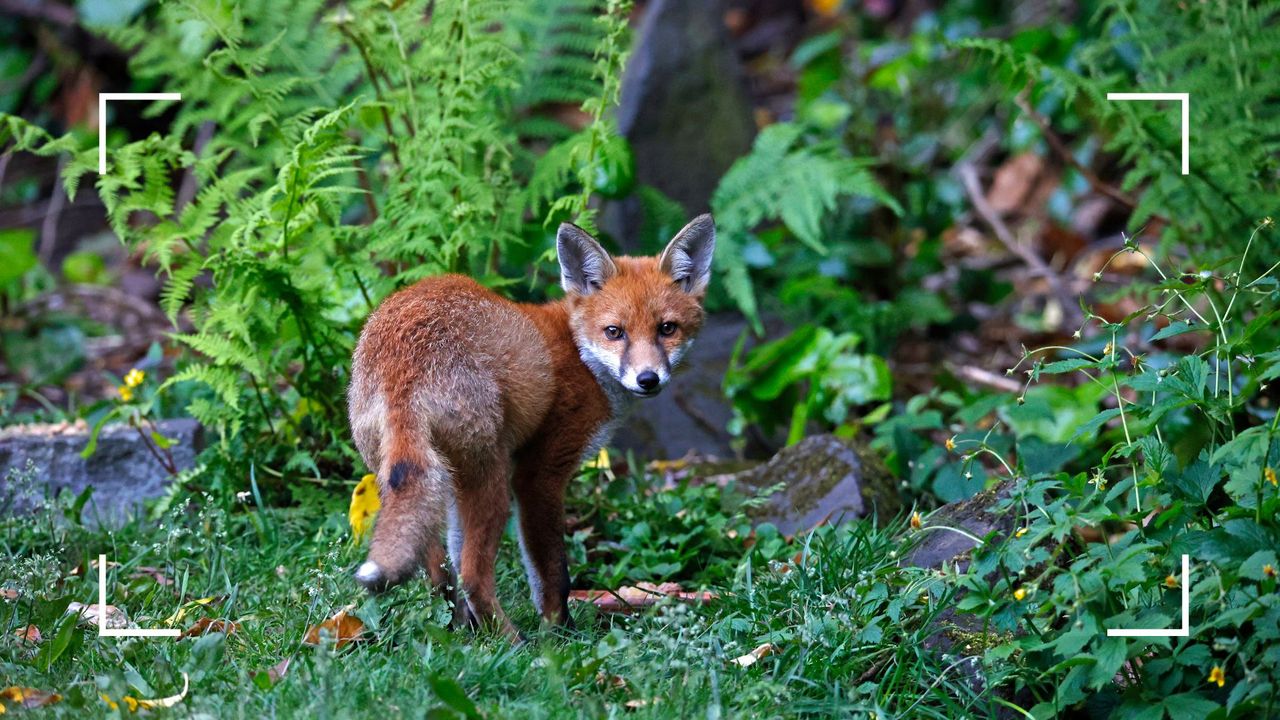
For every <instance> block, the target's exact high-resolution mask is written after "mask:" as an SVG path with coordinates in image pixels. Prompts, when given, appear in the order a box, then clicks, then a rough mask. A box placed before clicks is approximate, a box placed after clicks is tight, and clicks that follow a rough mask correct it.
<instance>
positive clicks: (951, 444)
mask: <svg viewBox="0 0 1280 720" xmlns="http://www.w3.org/2000/svg"><path fill="white" fill-rule="evenodd" d="M945 445H946V448H947V452H951V451H952V450H955V449H956V439H955V436H952V437H949V438H947V442H946V443H945Z"/></svg>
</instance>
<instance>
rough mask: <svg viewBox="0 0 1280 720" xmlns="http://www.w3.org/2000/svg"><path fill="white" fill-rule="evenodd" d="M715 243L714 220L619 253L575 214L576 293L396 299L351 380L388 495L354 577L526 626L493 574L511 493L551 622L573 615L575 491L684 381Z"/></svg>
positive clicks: (457, 610) (461, 283)
mask: <svg viewBox="0 0 1280 720" xmlns="http://www.w3.org/2000/svg"><path fill="white" fill-rule="evenodd" d="M714 250H715V223H714V221H713V219H712V218H711V216H710V215H701V216H699V217H697V218H694V219H693V220H692V221H691V222H689V224H688V225H686V226H685V227H684V228H683V229H681V230H680V232H678V233H677V234H676V235H675V236H674V237H673V238H672V239H671V241H670V242H669V243H668V244H667V246H666V248H665V249H664V250H663V251H662V252H661V253H660V254H658V255H657V256H650V257H630V256H617V257H614V256H611V255H610V254H609V253H608V252H607V251H606V250H605V249H604V248H603V247H602V246H601V244H600V243H599V241H597V240H596V239H595V238H594V237H592V236H591V235H590V234H589V233H587V232H586V231H584V230H583V229H581V228H579V227H577V226H576V225H573V224H570V223H564V224H562V225H560V226H559V228H558V230H557V232H556V255H557V259H558V261H559V269H560V285H561V287H562V288H563V289H564V297H563V298H561V299H558V300H552V301H549V302H546V303H542V304H532V303H517V302H514V301H511V300H509V299H506V298H504V297H502V296H501V295H499V294H497V293H495V292H493V291H491V290H489V289H487V288H485V287H483V286H481V285H480V284H479V283H477V282H476V281H474V280H472V279H470V278H468V277H466V276H463V275H453V274H451V275H440V276H435V277H430V278H427V279H424V280H421V281H419V282H418V283H416V284H414V285H411V286H409V287H406V288H404V289H401V290H399V291H397V292H395V293H393V294H392V295H390V296H388V297H387V298H386V300H384V301H383V302H382V303H381V304H380V305H379V306H378V308H377V309H376V310H375V311H374V312H373V313H372V314H371V315H370V316H369V318H368V320H367V321H366V323H365V326H364V328H363V329H362V331H361V333H360V339H359V341H358V342H357V345H356V349H355V355H354V358H353V360H352V372H351V382H350V386H349V388H348V397H347V401H348V410H349V415H350V422H351V432H352V436H353V439H354V441H355V444H356V447H357V449H358V450H359V452H360V455H361V457H362V458H363V459H364V462H365V464H366V465H368V467H369V469H370V470H371V471H373V473H374V475H375V476H376V478H377V487H378V495H379V500H380V501H381V506H382V509H381V511H380V512H379V513H378V516H377V518H376V519H375V523H374V529H373V535H372V539H371V541H370V545H369V551H368V555H367V559H366V560H365V561H364V562H363V563H362V564H361V565H360V566H359V567H358V568H357V569H356V571H355V579H356V581H357V582H359V583H360V584H361V585H363V586H364V587H365V588H367V589H368V590H369V591H371V592H381V591H383V590H386V589H387V588H390V587H392V586H394V585H397V584H400V583H403V582H405V581H406V580H407V579H409V578H410V577H412V576H413V575H414V574H415V573H417V572H418V571H419V570H421V569H424V568H425V569H426V571H427V573H428V574H429V576H430V581H431V582H432V584H433V585H435V587H436V589H437V590H439V591H441V592H445V593H452V597H453V599H454V622H455V623H461V622H466V623H467V624H469V625H470V626H472V627H479V626H491V627H494V628H496V629H498V630H499V631H500V632H501V633H502V634H504V635H506V636H508V637H510V638H512V639H519V638H521V637H522V636H521V635H520V634H519V633H518V632H517V631H516V630H515V628H514V627H513V625H512V624H511V622H510V621H509V620H508V619H507V617H506V615H505V613H504V612H503V610H502V606H501V604H500V603H499V600H498V597H497V593H496V588H495V580H494V564H495V562H496V559H497V554H498V546H499V543H500V541H501V539H502V535H503V532H504V530H505V528H506V525H507V520H508V518H509V516H510V513H511V504H512V502H511V501H512V496H514V500H515V506H516V512H517V525H518V528H519V532H518V539H519V544H520V549H521V555H522V558H523V562H524V567H525V570H526V575H527V578H528V583H529V593H530V597H531V599H532V600H533V603H534V606H535V607H536V608H537V610H538V612H539V614H540V615H541V617H542V619H543V620H544V621H545V622H547V623H550V624H552V625H562V626H570V627H571V626H572V624H573V621H572V618H571V617H570V615H569V606H568V598H569V568H568V562H567V558H566V555H565V539H564V533H565V504H564V503H565V491H566V488H567V486H568V484H569V481H570V480H571V479H572V478H573V476H574V474H575V473H576V472H577V471H578V469H579V468H580V467H581V465H582V463H583V462H584V461H585V460H587V459H589V458H592V457H595V456H596V454H597V453H598V452H599V450H600V448H601V447H603V446H604V445H605V444H606V443H608V442H609V441H610V439H611V437H612V436H613V433H614V432H615V430H617V428H618V426H619V425H620V423H621V422H622V421H623V419H624V418H625V416H626V415H627V412H628V411H629V410H630V409H631V407H632V406H633V405H634V404H635V403H636V402H638V401H640V400H642V399H644V398H652V397H654V396H656V395H658V394H659V393H660V392H661V391H662V390H663V388H665V387H666V386H667V384H668V383H669V382H670V380H671V374H672V369H673V368H675V367H676V366H677V364H678V363H679V362H680V361H681V359H682V358H683V357H684V356H685V354H686V353H687V351H688V350H689V348H690V346H691V345H692V343H693V341H694V338H695V337H696V336H697V334H698V331H699V330H700V329H701V328H702V325H703V322H704V317H705V310H704V308H703V305H704V298H705V295H706V290H707V286H708V285H709V283H710V280H711V261H712V256H713V253H714ZM441 536H444V538H445V541H444V542H443V543H442V542H441ZM446 553H447V557H446Z"/></svg>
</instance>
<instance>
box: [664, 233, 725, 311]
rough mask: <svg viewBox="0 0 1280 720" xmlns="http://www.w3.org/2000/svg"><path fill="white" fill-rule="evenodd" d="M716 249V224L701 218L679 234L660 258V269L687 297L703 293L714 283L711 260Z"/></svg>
mask: <svg viewBox="0 0 1280 720" xmlns="http://www.w3.org/2000/svg"><path fill="white" fill-rule="evenodd" d="M715 249H716V223H715V221H714V220H712V219H711V216H710V215H699V216H698V217H696V218H694V219H693V220H692V221H691V222H690V223H689V224H688V225H685V226H684V229H683V230H681V231H680V232H678V233H676V236H675V238H673V239H672V240H671V243H670V244H669V245H667V249H666V250H663V251H662V254H661V255H659V256H658V267H660V268H662V271H663V272H665V273H666V274H668V275H670V276H671V279H672V280H675V281H676V284H677V285H679V286H680V288H681V289H682V290H684V291H685V292H687V293H700V292H702V291H704V290H706V289H707V283H709V282H710V281H711V256H712V255H713V254H714V253H715Z"/></svg>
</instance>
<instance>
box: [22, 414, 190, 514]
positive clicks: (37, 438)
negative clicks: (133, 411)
mask: <svg viewBox="0 0 1280 720" xmlns="http://www.w3.org/2000/svg"><path fill="white" fill-rule="evenodd" d="M157 431H158V432H159V433H160V434H161V435H163V436H165V437H166V438H169V439H170V440H172V441H173V445H172V447H170V448H169V452H170V453H172V455H173V461H174V465H175V466H176V468H177V469H178V470H179V471H181V470H186V469H188V468H191V467H192V466H194V465H195V459H196V454H197V453H198V452H199V450H200V447H201V440H202V434H201V427H200V425H199V423H197V422H196V421H195V420H190V419H178V420H162V421H160V422H159V423H158V424H157ZM88 442H89V428H88V426H87V425H85V423H84V422H83V421H79V422H77V423H62V424H58V425H15V426H12V427H7V428H3V429H0V496H3V497H6V498H9V500H8V503H9V504H8V507H6V509H5V512H7V513H10V514H22V513H27V512H30V511H31V510H32V509H33V508H35V507H36V506H37V505H38V504H39V503H40V502H41V501H43V500H44V499H45V497H50V498H52V497H57V495H58V494H59V493H61V492H62V490H64V489H66V490H70V491H71V492H72V493H73V494H75V495H79V494H80V493H81V492H83V491H84V489H85V488H86V487H89V486H92V487H93V494H92V495H91V496H90V500H89V503H88V505H87V506H86V507H85V510H84V515H83V517H84V519H85V521H86V522H88V523H91V524H101V525H106V526H109V527H119V526H121V525H123V524H124V523H125V522H127V520H128V519H129V518H130V517H137V516H139V515H140V514H141V513H142V511H143V502H144V501H145V500H149V499H152V498H156V497H159V496H160V495H162V494H163V493H164V491H165V489H166V488H167V487H168V484H169V481H170V479H171V478H170V475H169V472H168V471H167V470H166V469H165V468H164V467H163V466H162V465H161V463H160V462H159V461H158V460H157V459H156V458H155V457H154V456H153V455H152V454H151V452H150V451H149V450H148V449H147V446H146V444H145V443H144V442H143V439H142V437H141V436H140V435H139V433H138V431H137V430H135V429H134V428H132V427H130V426H128V425H108V426H106V427H104V428H103V429H102V432H101V433H99V435H98V447H97V449H96V450H95V451H94V453H93V455H91V456H90V457H89V458H88V459H85V458H82V457H80V452H81V451H82V450H84V448H85V445H86V444H87V443H88ZM27 467H31V468H32V470H33V471H34V475H33V477H32V478H31V480H32V483H33V486H32V487H18V486H15V485H14V480H15V478H18V477H22V476H23V475H24V474H26V468H27Z"/></svg>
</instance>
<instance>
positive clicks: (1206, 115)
mask: <svg viewBox="0 0 1280 720" xmlns="http://www.w3.org/2000/svg"><path fill="white" fill-rule="evenodd" d="M1098 22H1099V23H1100V24H1101V32H1100V33H1098V35H1099V37H1100V38H1101V39H1100V40H1098V41H1095V42H1094V43H1093V44H1092V45H1090V46H1088V47H1086V48H1085V49H1084V50H1083V51H1082V52H1080V53H1079V56H1078V58H1076V60H1077V61H1078V66H1079V67H1078V68H1077V67H1073V68H1067V67H1062V66H1059V65H1054V64H1052V63H1049V62H1046V61H1045V60H1043V59H1041V58H1039V57H1036V56H1035V55H1032V54H1029V53H1027V52H1024V51H1021V50H1018V49H1016V48H1015V47H1013V46H1012V45H1010V44H1009V43H1005V42H1001V41H995V40H970V41H965V42H962V43H960V44H959V45H960V47H963V48H967V49H971V50H975V51H978V52H980V53H981V54H984V55H986V56H987V57H989V58H990V59H991V60H992V61H993V62H994V64H995V65H996V66H997V67H999V68H1001V69H1003V70H1004V71H1005V72H1006V73H1008V74H1009V75H1010V76H1011V81H1012V83H1013V84H1015V85H1016V86H1017V87H1019V88H1021V87H1022V86H1024V85H1026V84H1027V82H1028V81H1030V82H1032V83H1034V84H1035V86H1036V90H1037V92H1038V93H1039V94H1040V95H1043V94H1044V93H1046V92H1060V93H1062V95H1063V97H1064V99H1065V100H1066V102H1067V103H1068V104H1070V105H1073V106H1075V107H1077V108H1079V109H1080V110H1081V112H1082V113H1084V114H1085V115H1086V116H1087V117H1089V118H1091V119H1092V120H1093V121H1094V122H1095V123H1096V124H1097V125H1098V126H1099V127H1101V128H1102V129H1104V130H1105V131H1106V132H1107V134H1108V140H1107V144H1106V148H1107V149H1108V150H1110V151H1112V152H1115V153H1117V154H1118V155H1119V157H1120V159H1121V161H1122V162H1123V163H1124V164H1125V165H1126V167H1127V172H1126V174H1125V176H1124V180H1123V183H1122V186H1123V187H1124V188H1125V189H1126V190H1129V191H1135V192H1138V193H1139V198H1138V203H1137V207H1136V208H1135V209H1134V212H1133V214H1132V217H1131V218H1130V226H1131V227H1132V228H1133V229H1134V230H1137V229H1139V228H1141V227H1143V226H1144V225H1146V224H1148V223H1149V222H1150V221H1151V220H1152V218H1153V217H1156V216H1159V217H1161V218H1163V219H1167V220H1168V221H1169V222H1168V227H1167V230H1166V238H1167V239H1168V240H1171V241H1176V242H1180V243H1184V244H1187V245H1189V246H1190V247H1192V248H1196V249H1199V250H1200V251H1201V252H1202V253H1205V257H1206V260H1211V259H1212V257H1214V256H1216V255H1220V254H1224V253H1226V254H1236V255H1238V254H1239V251H1240V250H1241V248H1239V247H1237V248H1235V249H1231V248H1230V247H1229V245H1227V244H1229V243H1237V242H1240V243H1242V242H1243V238H1247V237H1249V235H1250V232H1249V230H1250V229H1251V228H1252V227H1253V225H1254V224H1255V223H1256V222H1257V221H1258V220H1259V219H1261V218H1262V217H1264V216H1266V215H1269V214H1272V213H1274V212H1275V210H1276V196H1277V192H1278V191H1280V106H1277V104H1276V103H1275V102H1274V99H1275V98H1276V97H1278V96H1280V33H1277V32H1276V31H1275V27H1276V23H1277V22H1280V3H1278V2H1274V1H1272V2H1263V3H1185V4H1180V5H1177V6H1173V5H1169V6H1165V5H1163V4H1152V3H1139V2H1132V1H1131V0H1113V1H1112V2H1108V3H1106V4H1105V5H1104V6H1103V7H1102V8H1101V9H1100V11H1099V15H1098ZM1080 69H1082V70H1083V72H1079V70H1080ZM1120 91H1123V92H1186V93H1188V94H1189V95H1190V99H1191V102H1190V104H1191V107H1190V120H1191V128H1190V132H1191V135H1190V139H1191V143H1190V145H1191V148H1190V174H1189V175H1185V176H1184V175H1182V174H1181V134H1180V128H1179V125H1180V119H1179V117H1178V113H1177V111H1176V110H1175V109H1174V108H1171V107H1167V106H1161V105H1158V104H1155V103H1149V102H1110V101H1108V100H1107V99H1106V94H1107V92H1120ZM1270 250H1271V252H1264V253H1260V254H1256V255H1254V257H1255V258H1258V260H1257V262H1258V263H1259V264H1261V263H1264V262H1267V258H1273V257H1274V255H1275V254H1276V251H1280V247H1274V246H1273V247H1272V248H1270ZM1260 267H1265V265H1260Z"/></svg>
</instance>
